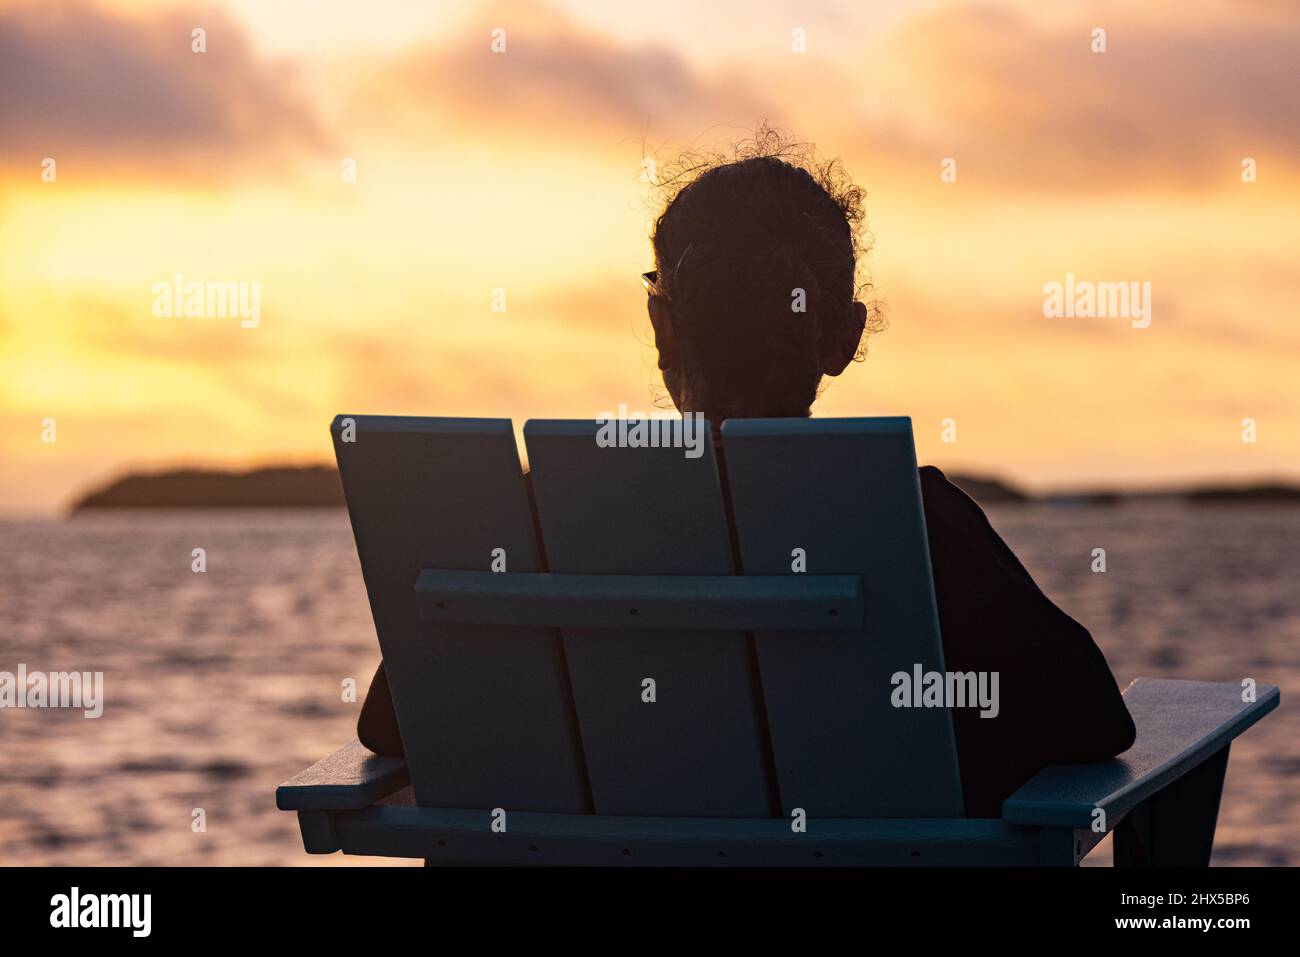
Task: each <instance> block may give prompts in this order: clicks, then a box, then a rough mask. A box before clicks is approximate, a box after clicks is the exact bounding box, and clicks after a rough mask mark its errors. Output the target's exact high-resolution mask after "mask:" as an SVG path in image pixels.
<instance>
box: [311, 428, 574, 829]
mask: <svg viewBox="0 0 1300 957" xmlns="http://www.w3.org/2000/svg"><path fill="white" fill-rule="evenodd" d="M332 432H333V435H334V451H335V455H336V457H337V459H338V464H339V473H340V475H341V476H342V479H343V491H344V495H345V496H346V498H347V503H348V513H349V515H350V516H351V518H352V530H353V534H354V535H355V536H356V541H357V553H358V555H359V556H360V559H361V571H362V575H363V576H364V578H365V582H366V591H367V592H369V595H370V609H371V612H372V614H373V616H374V620H375V630H376V631H377V632H378V635H379V646H380V649H381V650H382V652H383V656H384V663H385V670H386V671H387V674H388V683H389V687H390V689H391V691H392V695H393V703H394V707H395V708H396V711H397V721H398V727H399V729H400V730H401V734H402V744H403V746H404V748H405V751H406V758H407V764H408V766H409V767H410V771H411V784H412V787H413V789H414V791H415V797H416V800H417V802H418V803H419V804H421V805H425V806H431V807H458V808H476V807H478V808H481V807H486V808H492V807H509V808H514V809H520V810H535V811H553V812H567V813H582V812H584V811H588V810H590V794H589V790H588V787H587V782H586V774H585V771H584V768H583V758H582V749H581V746H580V745H579V741H578V730H577V721H576V717H575V715H574V712H573V700H572V695H571V693H570V691H569V677H568V671H567V669H566V668H565V665H564V657H563V648H562V647H561V645H560V639H559V636H558V635H557V634H556V632H555V631H554V630H553V629H542V628H518V627H500V626H479V627H471V626H463V625H438V626H433V625H430V624H428V623H427V622H424V621H422V620H421V618H420V614H419V609H418V607H417V603H416V599H415V580H416V577H417V576H418V575H419V572H420V570H421V569H423V568H450V569H465V570H474V569H480V570H484V571H486V570H489V569H490V568H491V566H492V563H493V560H494V555H495V556H498V557H499V558H501V559H503V560H504V561H505V563H506V567H507V568H508V569H510V570H513V571H521V572H536V571H540V570H541V552H540V549H539V548H538V542H537V539H536V534H535V532H534V528H533V520H532V512H531V509H530V507H529V504H528V494H527V488H526V486H525V485H524V477H523V471H522V469H521V467H520V464H519V454H518V451H517V449H516V448H515V438H514V432H513V430H512V428H511V424H510V421H509V420H508V419H434V418H406V417H396V416H365V415H355V416H339V417H338V418H336V419H335V420H334V424H333V428H332ZM498 549H500V550H501V551H497V550H498Z"/></svg>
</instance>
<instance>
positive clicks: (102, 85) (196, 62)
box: [0, 0, 328, 179]
mask: <svg viewBox="0 0 1300 957" xmlns="http://www.w3.org/2000/svg"><path fill="white" fill-rule="evenodd" d="M196 27H201V28H203V29H204V30H205V31H206V45H207V52H205V53H195V52H193V51H192V50H191V31H192V30H194V29H195V28H196ZM0 89H4V91H5V96H4V97H0V152H3V153H4V154H5V156H6V165H12V166H21V167H24V168H27V167H30V168H32V169H36V168H37V167H38V165H39V164H40V162H41V160H42V159H43V158H44V157H46V156H49V157H53V158H55V159H56V161H58V163H59V167H60V172H63V171H64V170H66V169H68V168H70V167H71V168H77V169H79V170H81V171H84V172H85V177H84V178H88V177H90V176H91V175H93V176H94V177H98V178H102V177H104V176H105V175H106V174H108V173H117V174H119V175H121V174H126V175H128V176H132V175H134V176H138V177H144V176H147V177H148V178H150V179H157V178H159V177H163V178H170V177H175V178H185V177H189V176H195V175H197V176H200V177H203V178H216V179H220V178H223V177H224V176H225V175H226V174H227V173H228V171H229V169H230V167H232V166H238V165H240V164H241V163H246V162H249V161H250V160H252V159H254V158H256V159H257V160H259V161H262V162H270V161H272V160H274V159H276V158H279V157H280V156H282V155H284V154H286V153H288V152H290V151H294V150H301V149H311V148H319V147H321V146H323V145H324V144H325V143H326V142H327V141H328V137H327V134H326V133H325V131H324V129H323V127H322V125H321V122H320V120H319V119H318V118H317V116H316V114H315V112H314V111H313V108H312V107H311V106H310V105H309V104H308V102H307V101H306V100H305V99H304V98H303V96H302V95H301V94H300V93H298V92H297V91H296V86H295V77H294V74H293V71H292V70H291V69H290V68H289V67H288V66H285V65H283V64H271V63H266V62H263V61H262V60H260V59H259V58H258V57H257V55H256V53H255V52H254V50H253V48H252V46H251V44H250V42H249V40H248V38H247V37H246V36H245V35H244V33H243V31H242V28H241V27H239V26H238V25H237V24H236V22H235V21H233V20H232V19H230V18H229V17H228V16H226V15H224V14H220V13H216V12H212V11H208V10H203V11H199V10H198V9H194V10H185V9H169V10H166V11H160V12H156V13H151V14H148V15H145V16H140V17H138V18H128V17H125V16H121V15H117V14H114V13H110V12H108V11H107V10H104V9H102V8H100V7H97V6H94V5H92V4H90V3H86V2H81V0H76V2H72V3H66V4H60V5H51V4H44V3H39V4H38V3H34V2H33V3H24V4H21V5H19V6H16V7H11V8H9V9H6V10H2V11H0Z"/></svg>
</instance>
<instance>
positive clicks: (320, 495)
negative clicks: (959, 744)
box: [71, 465, 1300, 514]
mask: <svg viewBox="0 0 1300 957" xmlns="http://www.w3.org/2000/svg"><path fill="white" fill-rule="evenodd" d="M948 478H949V479H950V480H951V481H952V482H953V484H955V485H957V486H958V487H959V488H961V489H962V490H963V491H965V492H966V494H967V495H969V496H970V497H971V498H973V499H975V501H977V502H979V503H980V504H981V505H1028V504H1035V503H1047V504H1053V505H1063V506H1068V505H1103V506H1104V505H1118V504H1120V503H1122V502H1128V501H1156V500H1171V501H1183V502H1188V503H1191V504H1195V505H1256V504H1267V505H1300V486H1295V485H1290V484H1287V483H1284V482H1257V483H1254V484H1243V485H1226V484H1223V485H1193V486H1185V487H1181V488H1170V489H1158V490H1144V491H1129V492H1125V491H1117V490H1114V489H1085V490H1081V491H1077V492H1054V493H1050V494H1046V495H1034V494H1031V493H1029V492H1026V491H1024V490H1022V489H1020V488H1018V487H1016V486H1015V485H1013V484H1011V483H1009V482H1006V481H1004V480H1002V479H997V478H991V477H988V476H977V475H969V474H963V473H960V472H953V473H950V474H949V475H948ZM344 504H345V502H344V498H343V485H342V483H341V481H340V480H339V473H338V469H336V468H335V467H334V466H332V465H309V466H271V467H267V468H258V469H250V470H245V471H237V470H223V469H173V470H168V471H158V472H133V473H130V474H128V475H125V476H122V477H121V478H118V479H116V480H114V481H112V482H109V483H107V484H106V485H103V486H101V487H99V488H97V489H94V490H93V491H91V492H88V493H86V494H85V495H82V496H81V497H79V498H78V499H76V500H75V501H74V502H73V504H72V508H71V513H72V514H77V513H79V512H85V511H97V510H102V509H157V508H214V509H228V508H341V507H343V505H344Z"/></svg>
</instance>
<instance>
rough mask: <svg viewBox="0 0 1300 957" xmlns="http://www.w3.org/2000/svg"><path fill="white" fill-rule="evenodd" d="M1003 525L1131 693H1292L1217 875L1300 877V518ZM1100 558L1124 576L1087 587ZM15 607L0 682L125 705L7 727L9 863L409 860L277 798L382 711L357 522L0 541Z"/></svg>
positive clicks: (1263, 730)
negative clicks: (72, 678) (373, 709)
mask: <svg viewBox="0 0 1300 957" xmlns="http://www.w3.org/2000/svg"><path fill="white" fill-rule="evenodd" d="M990 517H991V519H992V521H993V524H994V526H995V527H996V528H998V530H999V531H1001V532H1002V534H1003V535H1004V537H1005V538H1006V539H1007V540H1008V541H1009V542H1010V544H1011V545H1012V547H1013V548H1014V549H1015V550H1016V552H1017V553H1018V554H1019V555H1020V556H1021V558H1022V559H1023V561H1024V563H1025V565H1026V566H1027V567H1028V568H1029V570H1030V571H1031V572H1032V573H1033V574H1034V575H1035V577H1036V578H1037V579H1038V581H1039V583H1040V585H1042V587H1043V588H1044V590H1045V591H1046V592H1047V593H1048V594H1049V595H1051V596H1053V597H1054V598H1055V600H1056V601H1057V603H1058V604H1060V605H1061V606H1062V607H1063V608H1064V609H1065V610H1066V611H1068V612H1070V613H1071V614H1073V615H1074V616H1075V617H1077V618H1078V619H1079V620H1080V621H1082V622H1083V623H1084V624H1085V625H1087V626H1088V627H1089V628H1090V629H1091V630H1092V633H1093V636H1094V637H1095V638H1096V639H1097V641H1098V643H1099V644H1100V645H1101V647H1102V649H1103V650H1104V651H1105V653H1106V657H1107V658H1108V659H1109V660H1110V663H1111V667H1112V668H1113V669H1114V671H1115V673H1116V676H1117V677H1118V679H1119V681H1120V684H1121V686H1122V685H1125V684H1127V683H1128V682H1129V681H1130V680H1131V679H1133V678H1135V677H1138V676H1139V675H1146V676H1155V677H1160V676H1164V677H1185V678H1196V679H1202V680H1211V681H1233V682H1237V681H1239V680H1240V679H1241V678H1242V677H1246V676H1249V677H1253V678H1255V679H1257V680H1258V681H1259V682H1260V683H1270V684H1277V685H1280V686H1281V687H1282V695H1283V705H1282V707H1281V708H1280V709H1279V711H1278V712H1276V713H1275V714H1274V715H1272V716H1270V717H1269V718H1267V719H1266V720H1265V721H1264V722H1263V723H1261V724H1260V725H1258V726H1257V727H1255V728H1254V729H1252V730H1251V731H1250V732H1248V733H1247V734H1246V735H1245V736H1244V737H1243V738H1241V739H1239V740H1238V742H1237V743H1236V744H1235V745H1234V746H1233V750H1232V760H1231V762H1230V765H1229V771H1228V784H1227V790H1226V793H1225V795H1224V804H1223V810H1222V813H1221V815H1220V818H1219V837H1218V841H1217V849H1216V852H1215V863H1218V864H1297V863H1300V802H1297V801H1296V791H1297V782H1298V781H1300V727H1298V726H1297V723H1296V721H1295V720H1294V719H1293V718H1292V717H1291V711H1292V710H1293V709H1292V707H1291V705H1290V701H1294V698H1293V697H1292V696H1293V695H1294V694H1296V693H1297V691H1300V655H1298V654H1297V651H1298V649H1300V588H1297V584H1296V570H1297V569H1300V535H1297V532H1298V531H1300V509H1285V508H1267V507H1261V508H1252V509H1213V508H1198V509H1197V508H1188V507H1186V506H1179V505H1172V504H1170V505H1159V506H1149V505H1148V506H1140V505H1124V506H1118V507H1114V508H1099V507H1091V508H1078V509H1063V508H1052V507H1047V506H1031V507H1025V508H1000V509H999V508H994V509H991V510H990ZM200 547H201V548H204V549H206V552H207V563H208V567H207V572H206V574H201V575H200V574H194V573H193V572H191V570H190V563H191V557H190V555H191V550H192V549H194V548H200ZM1096 547H1104V548H1105V549H1106V550H1107V564H1108V571H1107V573H1106V574H1104V575H1098V574H1093V573H1091V572H1090V570H1089V565H1090V561H1091V558H1090V552H1091V551H1092V549H1093V548H1096ZM0 611H2V613H3V615H2V617H0V670H7V671H15V670H16V668H17V665H18V663H19V662H23V663H26V664H27V665H28V667H29V668H31V669H35V670H41V671H59V670H69V671H70V670H90V671H103V672H105V698H106V705H105V710H104V715H103V717H102V718H100V719H98V720H86V719H84V718H83V717H82V716H81V713H80V712H79V711H56V710H18V711H13V710H3V711H0V756H2V759H0V864H107V863H123V864H191V863H192V864H320V863H334V864H340V863H358V862H363V863H390V862H384V861H378V860H374V859H361V860H360V861H358V860H357V859H352V858H344V857H342V855H331V856H328V857H308V856H307V855H305V854H304V853H303V852H302V848H301V844H300V843H299V837H298V830H297V823H296V820H295V818H294V816H293V815H292V814H287V813H283V812H280V811H277V810H276V809H275V801H274V790H275V786H276V785H277V784H279V783H280V782H281V781H283V780H284V779H285V778H288V777H290V776H292V775H293V774H295V773H297V772H298V771H299V770H301V769H302V768H304V767H306V766H307V765H309V764H311V763H313V762H314V761H316V760H317V759H318V758H320V757H323V756H324V755H325V754H327V753H329V752H330V751H331V750H333V748H335V747H336V746H338V745H339V744H342V743H343V742H344V741H346V740H348V739H349V738H350V737H351V736H352V734H353V728H354V725H355V721H356V715H357V711H358V709H359V707H360V705H359V704H355V703H344V702H343V701H342V700H341V694H340V688H341V683H342V682H343V680H344V679H345V678H349V677H350V678H355V679H356V680H357V683H358V685H359V686H360V689H361V690H360V693H361V694H364V689H365V686H366V683H367V682H368V681H369V678H370V674H371V673H372V671H373V669H374V667H375V664H376V663H377V660H378V649H377V646H376V643H375V638H374V632H373V628H372V625H371V622H370V613H369V608H368V606H367V604H366V598H365V592H364V589H363V587H362V584H361V576H360V570H359V567H358V564H357V559H356V553H355V551H354V548H353V544H352V538H351V532H350V530H349V528H348V523H347V518H346V515H345V514H344V513H343V512H341V511H338V512H335V511H323V512H279V513H269V514H268V513H262V514H257V513H224V514H223V513H200V512H176V513H170V514H165V515H147V514H117V515H112V514H104V515H95V516H90V517H81V518H77V519H75V520H71V521H56V520H50V521H7V522H0ZM1288 699H1290V701H1289V700H1288ZM195 808H202V809H203V811H204V812H205V815H206V822H207V830H206V831H205V832H203V833H195V832H194V831H193V830H192V829H191V820H192V812H193V810H194V809H195ZM1108 843H1109V842H1107V844H1108ZM1108 857H1109V851H1108V849H1107V847H1106V846H1104V845H1103V847H1102V848H1101V849H1099V851H1097V852H1094V854H1093V855H1092V857H1091V858H1090V859H1089V862H1090V863H1092V862H1096V863H1106V862H1107V861H1108Z"/></svg>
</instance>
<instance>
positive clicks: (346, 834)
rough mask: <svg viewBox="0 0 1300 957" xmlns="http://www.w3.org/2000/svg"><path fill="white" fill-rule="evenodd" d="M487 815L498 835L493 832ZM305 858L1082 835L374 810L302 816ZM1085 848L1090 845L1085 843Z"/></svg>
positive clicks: (1042, 839) (801, 856)
mask: <svg viewBox="0 0 1300 957" xmlns="http://www.w3.org/2000/svg"><path fill="white" fill-rule="evenodd" d="M494 819H495V820H496V821H498V822H499V823H500V825H503V826H504V830H500V827H498V828H497V829H496V830H494V828H493V822H494ZM303 833H304V839H307V838H308V837H309V835H310V838H311V839H312V840H313V841H319V842H320V843H312V844H310V845H309V847H308V849H309V850H311V851H313V852H315V853H330V852H332V851H335V850H342V851H343V852H344V853H347V854H364V855H373V856H384V857H423V858H425V859H426V860H428V861H433V862H438V863H495V864H568V865H574V864H576V865H603V866H611V865H614V866H617V865H632V866H645V865H650V866H665V865H666V866H699V865H728V864H730V865H740V866H771V865H777V866H791V865H796V866H797V865H823V866H824V865H830V866H835V865H857V866H861V865H894V866H899V865H901V866H911V867H917V866H936V865H937V866H962V865H977V864H993V865H1020V866H1034V865H1045V864H1046V865H1065V866H1069V865H1072V864H1074V863H1076V861H1077V856H1076V853H1075V847H1076V842H1079V846H1080V847H1082V844H1083V842H1085V841H1087V838H1088V835H1087V834H1086V833H1085V832H1072V831H1070V830H1068V829H1066V830H1060V831H1051V832H1049V831H1044V830H1041V829H1038V828H1020V827H1012V826H1010V825H1008V824H1006V823H1005V822H1003V821H1000V820H997V819H981V818H958V819H876V820H844V819H827V820H821V819H817V818H812V819H809V820H808V822H807V830H806V831H804V830H796V829H794V828H793V827H792V826H791V821H789V820H784V819H780V818H778V819H762V820H755V819H744V818H735V819H701V818H647V817H608V816H603V815H600V816H597V815H567V814H538V813H531V812H524V811H510V812H507V814H506V816H505V817H504V818H501V817H500V816H499V815H498V816H496V817H495V818H494V815H493V812H490V811H488V810H479V811H474V810H454V809H445V808H425V807H410V806H397V805H387V806H375V807H370V808H367V809H365V810H362V811H341V812H333V813H331V814H330V815H329V821H328V824H326V823H325V822H320V821H314V820H313V821H306V820H305V821H304V822H303ZM1087 843H1088V846H1091V843H1093V842H1092V841H1087Z"/></svg>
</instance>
